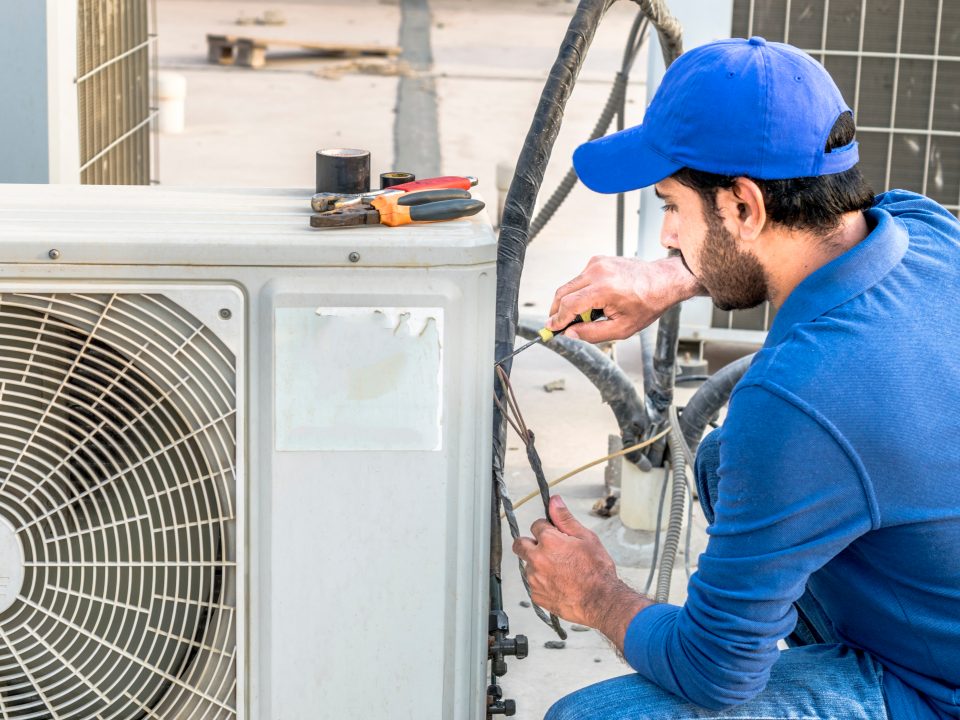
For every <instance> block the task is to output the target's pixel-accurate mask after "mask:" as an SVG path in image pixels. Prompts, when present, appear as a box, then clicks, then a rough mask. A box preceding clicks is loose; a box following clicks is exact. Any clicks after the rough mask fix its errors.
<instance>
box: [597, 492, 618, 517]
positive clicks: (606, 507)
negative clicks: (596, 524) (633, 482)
mask: <svg viewBox="0 0 960 720" xmlns="http://www.w3.org/2000/svg"><path fill="white" fill-rule="evenodd" d="M590 512H592V513H593V514H594V515H599V516H600V517H611V516H612V515H616V514H617V513H619V512H620V496H619V495H613V494H611V495H607V497H605V498H600V499H599V500H597V501H596V502H595V503H594V504H593V507H592V508H590Z"/></svg>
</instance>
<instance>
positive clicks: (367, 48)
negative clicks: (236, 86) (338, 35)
mask: <svg viewBox="0 0 960 720" xmlns="http://www.w3.org/2000/svg"><path fill="white" fill-rule="evenodd" d="M270 47H278V48H297V49H300V50H303V51H304V52H305V54H309V55H314V56H319V57H338V58H348V57H364V56H367V57H369V56H374V57H395V56H397V55H399V54H400V48H399V47H394V46H385V45H356V44H354V45H345V44H342V43H317V42H310V41H300V40H279V39H274V38H252V37H245V36H240V35H212V34H209V35H207V61H208V62H210V63H212V64H215V65H216V64H219V65H233V64H236V65H242V66H245V67H252V68H259V67H263V66H264V65H265V64H266V59H267V58H266V52H267V49H268V48H270Z"/></svg>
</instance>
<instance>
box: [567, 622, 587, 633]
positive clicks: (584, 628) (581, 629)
mask: <svg viewBox="0 0 960 720" xmlns="http://www.w3.org/2000/svg"><path fill="white" fill-rule="evenodd" d="M570 629H571V630H573V631H574V632H587V631H588V630H589V629H590V628H588V627H587V626H586V625H577V624H576V623H574V624H573V625H571V626H570Z"/></svg>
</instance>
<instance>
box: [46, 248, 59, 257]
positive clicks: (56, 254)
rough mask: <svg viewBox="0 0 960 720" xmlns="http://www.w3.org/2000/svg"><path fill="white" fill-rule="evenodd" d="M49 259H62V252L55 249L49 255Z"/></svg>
mask: <svg viewBox="0 0 960 720" xmlns="http://www.w3.org/2000/svg"><path fill="white" fill-rule="evenodd" d="M47 257H48V258H50V259H51V260H59V259H60V251H59V250H57V249H56V248H53V249H52V250H50V251H49V252H48V253H47Z"/></svg>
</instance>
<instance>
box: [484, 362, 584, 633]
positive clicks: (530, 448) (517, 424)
mask: <svg viewBox="0 0 960 720" xmlns="http://www.w3.org/2000/svg"><path fill="white" fill-rule="evenodd" d="M496 370H497V377H498V378H499V380H500V385H501V389H502V390H503V396H504V397H506V398H507V406H508V407H507V408H504V407H503V401H502V400H501V399H500V398H498V397H497V396H496V395H494V402H495V404H496V406H497V407H498V408H500V410H501V411H505V410H506V412H504V416H505V417H506V419H507V421H508V422H509V423H510V426H511V427H513V429H514V430H516V431H517V432H518V433H519V434H520V438H521V439H522V440H523V443H524V445H526V448H527V460H528V462H529V463H530V467H531V469H532V470H533V474H534V476H535V477H536V479H537V487H538V488H539V490H538V492H539V494H540V497H541V498H542V500H543V512H544V515H545V516H546V518H547V521H548V522H551V523H552V522H553V521H552V520H551V519H550V490H549V488H548V486H547V479H546V477H544V474H543V464H542V463H541V462H540V455H539V454H538V453H537V450H536V447H535V445H534V435H533V431H532V430H530V429H529V428H528V427H527V423H526V421H524V419H523V414H522V413H521V412H520V404H519V403H518V402H517V397H516V395H515V394H514V392H513V387H511V385H510V378H509V377H508V376H507V374H506V373H505V372H504V371H503V370H502V369H501V368H500V367H499V366H498V367H497V369H496ZM510 411H512V412H513V416H514V417H513V418H511V417H510ZM505 490H506V484H505V483H504V491H505ZM504 497H506V500H505V501H504V503H503V506H504V514H503V517H506V518H507V522H508V524H509V525H510V535H511V536H512V537H513V539H514V540H516V539H517V538H518V537H520V527H519V524H518V523H517V518H516V515H514V509H515V506H514V505H512V504H511V503H510V500H509V497H508V496H506V494H505V493H504ZM517 561H518V563H519V567H520V578H521V579H522V580H523V587H524V589H525V590H526V591H527V597H529V598H530V605H531V607H533V610H534V612H535V613H536V615H537V617H538V618H540V619H541V620H542V621H543V622H544V623H545V624H546V625H547V626H549V627H550V628H551V629H552V630H553V631H554V632H555V633H556V634H557V636H558V637H559V638H560V639H561V640H566V639H567V632H566V630H564V629H563V627H562V626H561V625H560V618H558V617H557V616H556V615H555V614H554V613H552V612H551V613H549V616H548V614H547V613H546V611H544V609H543V608H541V607H540V606H539V605H537V603H535V602H534V601H533V594H532V593H531V592H530V583H529V581H528V580H527V567H526V563H524V562H523V560H520V558H517Z"/></svg>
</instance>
